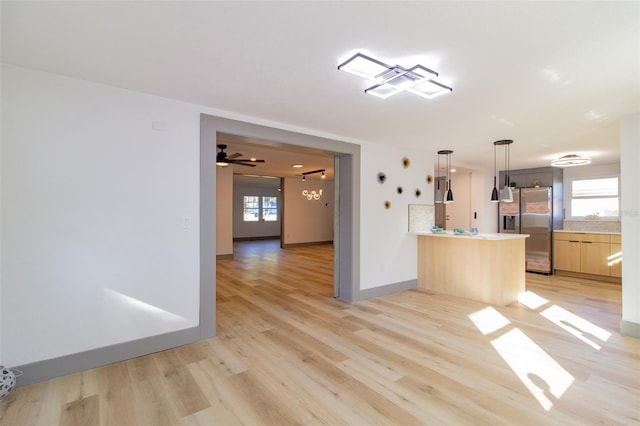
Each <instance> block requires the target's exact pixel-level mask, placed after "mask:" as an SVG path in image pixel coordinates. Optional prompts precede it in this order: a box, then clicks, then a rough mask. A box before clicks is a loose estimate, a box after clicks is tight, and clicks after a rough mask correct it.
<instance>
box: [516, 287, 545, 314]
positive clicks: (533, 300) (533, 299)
mask: <svg viewBox="0 0 640 426" xmlns="http://www.w3.org/2000/svg"><path fill="white" fill-rule="evenodd" d="M518 302H520V303H522V304H523V305H524V306H526V307H527V308H529V309H533V310H534V311H535V310H536V309H538V308H539V307H541V306H544V305H546V304H547V303H549V301H548V300H547V299H545V298H544V297H540V296H538V295H537V294H535V293H534V292H532V291H525V292H524V293H520V295H519V296H518Z"/></svg>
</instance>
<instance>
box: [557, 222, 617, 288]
mask: <svg viewBox="0 0 640 426" xmlns="http://www.w3.org/2000/svg"><path fill="white" fill-rule="evenodd" d="M621 255H622V253H621V240H620V236H619V235H610V234H587V233H580V232H556V233H554V264H555V269H557V270H561V271H567V272H580V273H583V274H592V275H603V276H611V277H621V276H622V273H621V272H622V262H621V261H619V262H617V263H616V262H615V260H616V259H615V256H620V259H621Z"/></svg>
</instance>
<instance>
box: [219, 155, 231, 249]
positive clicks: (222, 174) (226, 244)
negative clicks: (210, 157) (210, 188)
mask: <svg viewBox="0 0 640 426" xmlns="http://www.w3.org/2000/svg"><path fill="white" fill-rule="evenodd" d="M232 200H233V167H216V218H215V220H216V255H217V256H225V255H231V254H233V204H232Z"/></svg>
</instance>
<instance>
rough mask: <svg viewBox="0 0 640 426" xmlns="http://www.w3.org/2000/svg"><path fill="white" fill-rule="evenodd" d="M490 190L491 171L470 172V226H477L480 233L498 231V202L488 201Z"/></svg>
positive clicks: (491, 187)
mask: <svg viewBox="0 0 640 426" xmlns="http://www.w3.org/2000/svg"><path fill="white" fill-rule="evenodd" d="M492 190H493V171H490V170H473V171H472V172H471V227H472V228H478V232H481V233H495V232H498V203H492V202H490V201H489V200H490V199H491V191H492ZM474 213H476V217H474V216H473V214H474Z"/></svg>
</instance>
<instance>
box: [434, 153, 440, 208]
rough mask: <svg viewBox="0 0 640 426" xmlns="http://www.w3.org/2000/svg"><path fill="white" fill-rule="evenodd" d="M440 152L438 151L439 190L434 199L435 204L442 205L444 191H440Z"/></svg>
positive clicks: (437, 174)
mask: <svg viewBox="0 0 640 426" xmlns="http://www.w3.org/2000/svg"><path fill="white" fill-rule="evenodd" d="M439 177H440V151H438V170H436V184H437V186H438V188H437V189H436V196H435V198H434V200H433V201H434V202H435V203H438V204H440V203H442V191H441V190H440V179H439Z"/></svg>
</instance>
